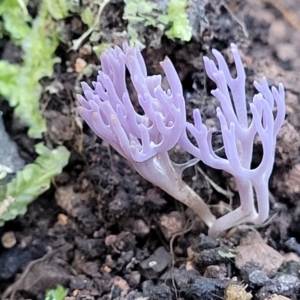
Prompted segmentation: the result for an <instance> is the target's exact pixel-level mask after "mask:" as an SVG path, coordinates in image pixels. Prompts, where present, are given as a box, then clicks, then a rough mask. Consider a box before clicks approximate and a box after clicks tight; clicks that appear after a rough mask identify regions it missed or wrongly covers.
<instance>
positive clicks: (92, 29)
mask: <svg viewBox="0 0 300 300" xmlns="http://www.w3.org/2000/svg"><path fill="white" fill-rule="evenodd" d="M109 2H110V0H104V1H103V2H102V3H101V4H100V6H99V10H98V13H97V16H96V20H95V23H94V24H93V25H92V26H91V27H90V28H89V29H88V30H87V31H86V32H84V33H83V34H82V35H81V37H80V38H78V39H77V40H74V41H73V46H72V47H71V48H70V50H74V51H77V50H78V49H79V47H80V45H81V43H82V42H83V41H84V40H85V39H86V38H87V37H88V36H89V35H90V34H91V33H92V32H93V31H94V30H95V29H96V28H97V26H98V25H99V24H100V17H101V14H102V12H103V10H104V8H105V6H106V5H107V4H108V3H109Z"/></svg>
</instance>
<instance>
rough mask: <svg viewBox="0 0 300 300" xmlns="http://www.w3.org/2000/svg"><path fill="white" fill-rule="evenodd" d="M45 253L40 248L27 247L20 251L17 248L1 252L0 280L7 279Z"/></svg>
mask: <svg viewBox="0 0 300 300" xmlns="http://www.w3.org/2000/svg"><path fill="white" fill-rule="evenodd" d="M44 254H45V251H44V250H42V249H41V248H40V247H31V246H30V247H28V248H25V249H20V248H18V247H13V248H10V249H9V250H7V251H3V252H2V253H1V255H0V279H9V278H11V277H13V276H14V275H16V273H17V272H18V271H19V270H20V269H21V268H22V267H23V266H25V265H26V264H27V263H29V262H30V261H32V260H34V259H37V258H40V257H42V256H43V255H44Z"/></svg>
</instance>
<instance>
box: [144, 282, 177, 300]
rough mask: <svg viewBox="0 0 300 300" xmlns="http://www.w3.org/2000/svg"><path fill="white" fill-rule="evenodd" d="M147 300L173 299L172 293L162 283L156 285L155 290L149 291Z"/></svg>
mask: <svg viewBox="0 0 300 300" xmlns="http://www.w3.org/2000/svg"><path fill="white" fill-rule="evenodd" d="M149 296H150V297H149V299H148V300H171V299H173V293H172V290H171V288H170V287H169V286H167V285H166V284H164V283H162V284H160V285H156V286H155V288H153V289H152V290H151V294H150V295H149Z"/></svg>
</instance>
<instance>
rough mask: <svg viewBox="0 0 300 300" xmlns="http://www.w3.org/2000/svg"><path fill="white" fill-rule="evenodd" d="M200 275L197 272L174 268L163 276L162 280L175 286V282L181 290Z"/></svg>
mask: <svg viewBox="0 0 300 300" xmlns="http://www.w3.org/2000/svg"><path fill="white" fill-rule="evenodd" d="M198 276H200V274H199V273H198V272H197V271H196V270H193V269H192V270H185V269H178V268H172V269H170V270H168V271H166V272H165V273H164V274H163V275H161V277H160V280H162V281H163V282H165V283H166V284H168V285H172V284H173V280H174V281H175V283H176V286H178V288H179V289H181V288H182V287H185V286H186V285H187V284H189V283H190V282H192V281H193V280H195V279H196V278H197V277H198Z"/></svg>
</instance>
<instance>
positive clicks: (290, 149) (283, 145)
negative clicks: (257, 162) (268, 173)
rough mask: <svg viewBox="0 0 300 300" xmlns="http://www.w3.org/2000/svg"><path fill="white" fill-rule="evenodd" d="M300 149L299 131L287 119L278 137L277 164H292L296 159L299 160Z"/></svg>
mask: <svg viewBox="0 0 300 300" xmlns="http://www.w3.org/2000/svg"><path fill="white" fill-rule="evenodd" d="M287 145H288V146H287ZM299 149H300V135H299V132H298V131H297V130H296V129H295V127H294V126H293V125H292V124H290V123H288V122H287V121H285V122H284V124H283V125H282V127H281V129H280V131H279V133H278V137H277V144H276V159H275V165H276V166H288V165H291V164H292V163H293V162H294V161H296V160H298V157H299Z"/></svg>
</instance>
